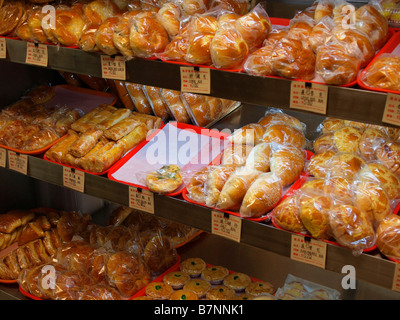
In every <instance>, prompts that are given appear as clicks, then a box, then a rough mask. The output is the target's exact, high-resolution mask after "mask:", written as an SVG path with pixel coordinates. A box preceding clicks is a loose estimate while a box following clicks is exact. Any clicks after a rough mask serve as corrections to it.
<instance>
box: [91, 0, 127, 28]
mask: <svg viewBox="0 0 400 320" xmlns="http://www.w3.org/2000/svg"><path fill="white" fill-rule="evenodd" d="M83 13H84V15H85V20H86V21H87V23H88V24H89V25H92V26H99V25H101V24H102V23H103V22H104V21H106V19H107V18H110V17H112V16H114V15H115V14H117V13H119V9H118V7H117V6H116V5H115V3H114V2H113V1H111V2H110V1H106V0H95V1H90V3H88V4H87V5H85V6H84V7H83Z"/></svg>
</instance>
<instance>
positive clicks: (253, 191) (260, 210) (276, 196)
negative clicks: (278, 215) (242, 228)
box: [240, 172, 282, 218]
mask: <svg viewBox="0 0 400 320" xmlns="http://www.w3.org/2000/svg"><path fill="white" fill-rule="evenodd" d="M281 197H282V184H281V179H279V178H278V177H277V176H275V175H274V174H273V173H272V172H265V173H262V174H260V175H259V176H258V178H257V179H256V180H255V181H254V182H253V183H252V184H251V186H250V188H249V189H248V190H247V192H246V194H245V196H244V198H243V202H242V205H241V206H240V215H241V216H242V217H246V218H258V217H261V216H263V215H264V214H266V213H267V212H269V211H270V210H272V209H273V208H274V207H275V206H276V205H277V204H278V202H279V200H280V199H281Z"/></svg>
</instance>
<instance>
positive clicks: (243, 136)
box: [229, 123, 266, 146]
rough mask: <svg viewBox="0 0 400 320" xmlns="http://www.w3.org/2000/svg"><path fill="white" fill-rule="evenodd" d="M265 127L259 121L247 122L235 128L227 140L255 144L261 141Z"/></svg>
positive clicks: (234, 142)
mask: <svg viewBox="0 0 400 320" xmlns="http://www.w3.org/2000/svg"><path fill="white" fill-rule="evenodd" d="M265 131H266V128H265V127H264V126H262V125H261V124H259V123H249V124H247V125H245V126H243V127H241V128H240V129H238V130H236V131H235V132H234V133H233V134H232V135H231V136H230V137H229V140H230V141H231V142H232V143H233V144H247V145H253V146H255V145H257V144H259V143H260V142H261V141H262V138H263V136H264V133H265Z"/></svg>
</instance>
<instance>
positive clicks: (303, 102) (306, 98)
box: [290, 81, 328, 114]
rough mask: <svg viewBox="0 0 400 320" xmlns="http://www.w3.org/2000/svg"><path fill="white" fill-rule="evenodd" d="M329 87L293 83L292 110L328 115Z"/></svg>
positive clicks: (298, 82)
mask: <svg viewBox="0 0 400 320" xmlns="http://www.w3.org/2000/svg"><path fill="white" fill-rule="evenodd" d="M327 103H328V86H325V85H323V84H318V83H311V82H302V81H292V82H291V88H290V108H292V109H299V110H304V111H310V112H314V113H319V114H326V106H327Z"/></svg>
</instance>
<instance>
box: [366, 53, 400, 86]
mask: <svg viewBox="0 0 400 320" xmlns="http://www.w3.org/2000/svg"><path fill="white" fill-rule="evenodd" d="M399 70H400V58H399V57H396V56H393V55H382V56H380V57H379V58H377V59H376V60H374V62H372V63H371V65H370V66H369V67H368V69H367V70H366V71H365V72H364V73H363V74H362V76H361V80H362V81H363V82H364V83H365V84H366V85H367V86H370V87H374V88H380V89H385V90H396V91H398V90H400V76H399V72H398V71H399Z"/></svg>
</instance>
